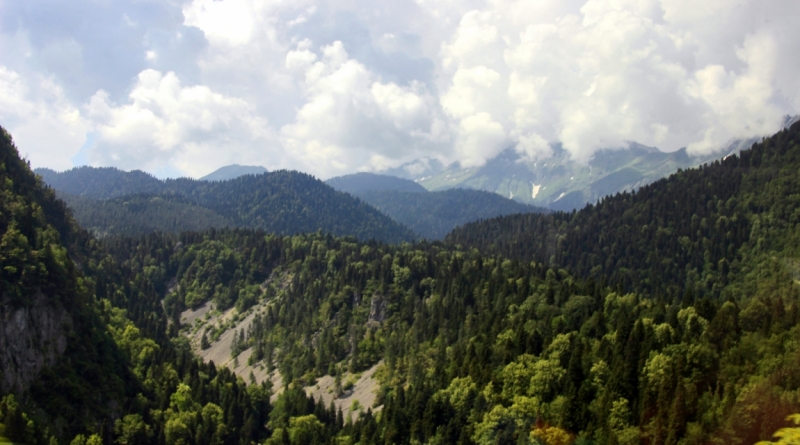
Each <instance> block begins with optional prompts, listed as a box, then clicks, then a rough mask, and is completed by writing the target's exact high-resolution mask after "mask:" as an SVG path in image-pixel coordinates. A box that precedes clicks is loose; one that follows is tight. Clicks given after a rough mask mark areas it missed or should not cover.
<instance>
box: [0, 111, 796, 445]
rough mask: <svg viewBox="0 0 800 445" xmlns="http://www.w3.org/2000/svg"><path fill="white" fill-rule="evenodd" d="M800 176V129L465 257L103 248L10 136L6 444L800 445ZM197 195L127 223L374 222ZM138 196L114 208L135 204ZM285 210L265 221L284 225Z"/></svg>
mask: <svg viewBox="0 0 800 445" xmlns="http://www.w3.org/2000/svg"><path fill="white" fill-rule="evenodd" d="M798 168H800V124H795V125H793V126H792V127H791V128H789V129H787V130H783V131H781V132H779V133H777V134H775V135H773V136H771V137H769V138H766V139H764V140H763V141H761V142H759V143H756V144H754V145H753V146H752V147H751V148H749V149H746V150H743V151H742V152H740V153H738V154H734V155H731V156H728V157H726V158H725V159H723V160H719V161H715V162H711V163H708V164H705V165H703V166H702V167H700V168H690V169H686V170H682V171H680V172H676V173H674V174H672V175H670V176H669V177H667V178H663V179H660V180H658V181H656V182H654V183H652V184H648V185H645V186H642V187H640V188H638V189H636V190H634V191H630V192H623V193H618V194H615V195H614V196H607V197H604V198H602V199H601V200H599V202H598V203H596V204H593V205H589V206H586V207H584V208H583V209H582V210H580V211H577V212H551V213H546V214H545V213H529V214H514V215H505V216H499V217H495V218H491V219H486V220H482V221H478V222H473V223H470V224H467V225H465V226H461V228H458V229H456V230H454V231H453V232H452V233H451V234H450V235H448V237H446V238H445V240H444V241H443V242H435V243H429V242H415V243H399V244H388V243H379V242H375V241H374V240H367V241H361V240H359V239H357V238H354V237H351V236H346V237H340V236H335V235H332V234H331V233H329V232H328V233H324V232H317V231H311V232H305V233H300V234H294V235H290V234H285V235H280V234H275V233H267V232H265V231H263V230H260V229H253V228H233V229H208V230H203V231H192V232H183V233H180V234H175V233H152V232H151V233H148V234H145V235H139V236H133V237H127V236H115V237H105V238H97V237H92V236H91V235H90V233H88V232H87V231H85V230H84V229H83V228H81V227H80V226H79V225H78V224H77V223H76V221H75V220H73V218H72V217H71V216H70V212H69V210H68V209H67V208H66V206H65V204H64V203H63V202H62V201H60V200H59V199H57V196H56V193H54V191H53V189H51V188H49V187H48V186H46V185H45V183H44V181H43V180H42V176H37V175H35V174H34V173H33V172H32V171H31V170H30V168H29V167H28V164H27V163H26V162H25V161H24V160H22V159H21V158H20V157H19V152H18V150H17V148H16V147H15V145H14V144H13V141H12V140H11V137H10V135H8V133H7V132H5V130H0V235H2V236H1V237H0V240H2V242H0V260H2V263H1V264H2V268H0V365H2V368H0V369H2V374H0V439H2V440H3V441H6V440H5V439H6V438H8V439H9V440H8V441H9V442H14V443H26V444H32V445H46V444H48V445H49V444H73V445H86V444H92V445H95V444H103V443H119V444H150V443H152V444H157V445H177V444H186V445H190V444H191V445H195V444H196V445H212V444H242V443H259V444H265V445H285V444H288V445H301V444H303V445H306V444H309V445H317V444H319V445H323V444H324V445H343V444H362V445H378V444H387V443H392V444H411V443H421V444H422V443H426V444H475V445H489V444H527V445H532V444H541V443H546V444H556V443H557V444H637V443H653V444H655V443H658V444H670V445H672V444H675V445H677V444H703V443H732V444H750V443H755V442H757V441H761V440H768V439H770V438H771V437H772V435H773V433H774V432H775V431H777V430H779V429H781V428H787V427H789V428H790V429H785V430H782V431H783V433H782V434H785V435H786V434H794V433H796V426H792V425H791V424H792V423H793V420H794V419H796V418H797V417H796V416H792V417H789V419H790V420H784V419H787V417H788V416H789V415H790V414H792V413H798V412H800V397H798V393H800V373H798V369H799V367H800V343H798V342H797V338H798V336H800V286H798V279H800V214H798V208H800V177H799V176H798V175H797V171H798ZM104 173H108V172H104ZM259 181H266V182H265V183H267V184H270V185H269V187H263V188H260V186H263V183H262V182H259ZM270 181H272V182H270ZM275 181H277V183H274V182H275ZM143 182H145V181H143ZM196 182H198V181H195V182H191V181H189V182H187V181H185V180H176V181H173V182H170V183H169V185H170V187H171V188H170V189H169V190H166V191H164V190H162V192H163V193H162V194H160V195H147V194H139V195H138V197H137V198H131V197H130V196H132V195H130V194H128V195H120V196H116V197H113V198H106V199H110V200H115V199H120V201H113V202H114V203H115V204H116V205H121V206H124V205H125V203H126V202H128V203H129V204H127V205H128V206H138V205H140V203H141V202H146V201H149V200H152V199H160V198H158V197H160V196H166V195H170V196H172V197H179V198H184V199H186V200H191V202H194V203H197V205H203V204H209V203H213V202H217V201H220V198H219V196H223V197H225V198H226V199H228V201H229V202H228V204H226V205H228V207H215V208H216V209H217V210H215V211H216V212H218V213H219V214H220V215H224V216H225V217H229V218H231V219H233V218H239V219H242V218H244V217H246V216H248V213H247V211H246V209H247V208H251V207H261V206H267V207H268V205H267V203H269V202H272V201H270V195H268V194H267V192H265V191H264V190H265V189H267V188H269V189H270V190H275V191H276V193H277V191H280V194H282V195H286V196H294V197H295V199H294V200H291V199H290V200H285V199H284V198H275V199H274V201H275V202H278V203H282V205H283V206H284V208H285V209H286V213H287V215H288V214H292V215H293V213H292V212H294V210H293V209H295V208H298V207H299V206H298V205H296V203H295V201H296V202H305V201H304V200H305V199H310V198H315V197H316V198H315V199H325V200H329V201H334V200H336V199H338V198H341V197H342V196H344V197H345V198H346V199H344V200H343V201H336V202H337V203H338V202H342V203H345V204H346V205H349V206H350V207H347V208H346V210H348V211H350V212H351V213H355V212H357V211H358V209H359V204H360V205H364V206H366V204H363V203H360V201H359V200H358V199H357V198H354V197H351V196H349V195H346V194H344V193H342V192H337V191H334V190H332V189H331V188H330V187H328V186H326V185H325V184H322V183H321V182H320V181H317V180H315V179H313V178H311V177H309V176H307V175H302V174H290V172H274V173H269V174H266V175H259V176H245V177H241V178H238V179H235V180H232V181H222V182H205V181H203V182H201V183H200V184H198V183H196ZM145 183H149V182H145ZM164 183H165V184H166V183H167V181H164ZM117 184H122V185H124V187H117V190H116V191H113V192H103V193H116V192H117V191H119V190H120V189H121V188H125V189H126V190H127V189H128V188H130V187H131V181H128V182H126V181H123V180H120V181H118V182H117ZM230 184H234V185H235V187H230ZM293 184H294V185H297V184H299V185H300V186H301V187H300V188H299V189H292V188H291V187H290V186H292V185H293ZM320 184H321V186H320ZM79 185H80V187H84V186H85V185H86V183H82V184H79ZM80 187H77V188H76V189H80ZM303 187H305V188H303ZM319 187H321V188H319ZM247 188H250V189H253V190H255V191H253V192H249V194H248V193H246V192H245V189H247ZM288 190H306V193H305V194H303V193H300V192H291V193H290V192H289V191H288ZM325 190H328V191H325ZM456 191H458V190H456ZM90 192H92V190H91V189H90V188H85V193H84V195H85V196H84V197H86V195H89V194H90ZM167 192H169V193H167ZM386 192H391V193H408V194H409V195H411V194H413V195H415V196H426V195H427V194H426V193H422V192H417V193H414V192H398V191H393V190H388V191H386ZM103 193H100V192H97V194H98V195H102V194H103ZM142 193H144V192H142ZM292 193H294V194H292ZM367 193H369V192H367ZM428 194H430V193H428ZM240 195H241V196H242V198H241V199H238V198H237V199H234V197H237V196H240ZM206 200H207V201H206ZM247 200H250V201H253V202H257V203H261V204H260V205H259V206H251V207H243V206H242V205H243V203H244V202H246V201H247ZM312 202H314V201H313V200H312ZM174 203H175V204H185V203H186V202H185V201H180V199H176V200H175V201H174ZM348 203H349V204H348ZM209 205H210V204H209ZM214 205H215V206H216V205H218V204H214ZM220 206H221V204H220ZM243 209H244V210H243ZM270 209H271V210H270V211H269V213H264V212H261V211H254V212H252V215H255V216H253V217H254V218H256V217H258V216H262V217H263V215H269V214H274V213H280V211H281V209H279V208H275V207H270ZM337 210H338V209H336V208H334V207H332V205H328V206H325V205H322V204H321V206H320V207H319V208H310V207H309V208H306V211H307V212H308V213H314V212H318V213H319V215H315V216H313V218H309V219H308V220H309V221H327V220H329V219H335V218H339V216H337V214H336V213H335V212H336V211H337ZM325 214H328V216H325ZM361 215H363V214H361ZM281 218H282V217H277V218H275V220H277V221H281ZM295 221H298V220H297V219H295ZM370 222H371V223H373V224H376V223H379V222H380V220H379V219H373V220H371V221H370ZM367 228H368V229H369V227H367ZM792 428H793V429H792Z"/></svg>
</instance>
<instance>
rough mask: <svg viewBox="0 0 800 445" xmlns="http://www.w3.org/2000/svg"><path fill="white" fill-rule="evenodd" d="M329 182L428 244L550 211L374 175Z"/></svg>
mask: <svg viewBox="0 0 800 445" xmlns="http://www.w3.org/2000/svg"><path fill="white" fill-rule="evenodd" d="M325 182H326V184H328V185H330V186H332V187H333V188H335V189H337V190H340V191H343V192H347V193H350V194H351V195H353V196H357V197H359V198H360V199H362V200H363V201H364V202H367V203H369V204H370V205H372V206H373V207H375V208H376V209H378V210H379V211H381V212H382V213H384V214H386V215H388V216H389V217H391V218H392V219H394V220H395V221H397V222H399V223H401V224H404V225H405V226H407V227H409V228H410V229H411V230H413V231H414V233H417V234H419V235H420V236H422V237H423V238H425V239H428V240H439V239H442V238H444V237H445V235H447V234H448V233H449V232H450V231H451V230H453V229H454V228H456V227H458V226H460V225H462V224H466V223H468V222H472V221H477V220H480V219H487V218H493V217H496V216H502V215H510V214H516V213H530V212H545V211H547V210H546V209H542V208H537V207H533V206H529V205H526V204H523V203H520V202H517V201H513V200H510V199H508V198H504V197H502V196H500V195H497V194H495V193H489V192H484V191H481V190H471V189H458V190H456V189H453V190H443V191H438V192H429V191H428V190H426V189H425V187H423V186H421V185H419V184H417V183H416V182H414V181H411V180H408V179H403V178H398V177H394V176H388V175H378V174H374V173H356V174H353V175H346V176H340V177H336V178H332V179H329V180H327V181H325Z"/></svg>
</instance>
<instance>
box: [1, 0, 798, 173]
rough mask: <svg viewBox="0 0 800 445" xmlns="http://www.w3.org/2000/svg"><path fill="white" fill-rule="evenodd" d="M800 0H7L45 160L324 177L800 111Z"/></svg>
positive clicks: (7, 121) (6, 94) (590, 145)
mask: <svg viewBox="0 0 800 445" xmlns="http://www.w3.org/2000/svg"><path fill="white" fill-rule="evenodd" d="M798 23H800V2H798V1H797V0H742V1H737V0H704V1H696V0H588V1H580V0H521V1H510V0H486V1H484V0H382V1H374V0H372V1H359V0H291V1H288V0H266V1H257V0H187V1H178V0H175V1H171V0H159V1H151V0H70V1H60V0H25V1H19V0H0V125H2V126H3V127H4V128H6V129H7V130H8V131H9V132H10V133H11V135H12V136H13V137H14V140H15V143H16V145H17V147H18V148H19V150H20V154H21V155H23V156H24V157H26V158H27V159H28V160H29V161H30V163H31V165H32V166H33V167H48V168H52V169H55V170H66V169H70V168H72V167H74V166H78V165H92V166H115V167H118V168H121V169H124V170H132V169H140V170H144V171H147V172H150V173H153V174H155V175H156V176H158V177H175V176H191V177H199V176H202V175H205V174H207V173H210V172H211V171H213V170H215V169H217V168H219V167H221V166H224V165H228V164H234V163H237V164H242V165H262V166H264V167H266V168H268V169H269V170H276V169H283V168H286V169H295V170H301V171H305V172H308V173H311V174H313V175H315V176H317V177H319V178H321V179H326V178H329V177H332V176H337V175H341V174H347V173H352V172H355V171H381V170H384V169H387V168H390V167H396V166H398V165H400V164H402V163H404V162H408V161H411V160H414V159H417V158H420V157H430V158H436V159H439V160H441V161H442V162H444V163H450V162H459V163H460V164H461V165H462V166H464V167H471V166H479V165H482V164H483V163H484V162H486V160H487V159H491V158H492V157H494V156H495V155H497V154H498V153H499V152H501V151H502V150H504V149H506V148H508V147H512V146H513V147H514V148H515V149H516V150H517V151H518V152H520V153H521V154H523V155H524V157H525V158H526V159H542V158H546V157H547V156H549V155H550V153H551V152H550V144H551V143H554V142H561V143H562V144H563V147H564V148H565V149H567V150H569V152H570V154H571V155H572V157H573V158H574V159H576V160H578V161H582V162H586V161H588V160H589V159H591V156H592V154H593V153H594V152H595V151H597V150H598V149H603V148H616V147H623V146H625V144H626V141H636V142H639V143H642V144H645V145H649V146H655V147H658V148H660V149H662V150H665V151H672V150H676V149H679V148H681V147H687V149H688V150H689V152H690V153H693V154H707V153H710V152H713V151H714V150H718V149H719V148H720V147H721V146H723V145H724V144H725V143H726V142H727V141H729V140H731V139H734V138H745V137H752V136H761V135H768V134H771V133H774V132H775V131H777V130H778V129H779V128H780V125H781V122H782V119H783V117H784V116H786V115H795V114H798V113H800V75H798V73H800V27H798V26H797V24H798Z"/></svg>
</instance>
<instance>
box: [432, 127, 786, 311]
mask: <svg viewBox="0 0 800 445" xmlns="http://www.w3.org/2000/svg"><path fill="white" fill-rule="evenodd" d="M798 168H800V124H795V125H793V126H792V127H791V129H789V130H785V131H782V132H781V133H778V134H776V135H775V136H773V137H771V138H769V139H765V140H764V141H763V142H762V143H758V144H755V145H754V146H753V148H752V149H750V150H745V151H742V152H741V153H740V154H739V155H732V156H729V157H727V158H726V159H724V160H722V161H715V162H713V163H711V164H707V165H705V166H704V167H701V168H699V169H691V170H687V171H683V172H679V173H676V174H674V175H672V176H670V177H669V178H668V179H662V180H660V181H657V182H655V183H653V184H651V185H648V186H646V187H642V188H641V189H639V190H638V191H637V192H635V193H624V194H620V195H617V196H613V197H608V198H605V199H603V200H602V201H601V202H600V203H598V204H597V205H596V206H589V207H587V208H585V209H584V210H581V211H579V212H577V213H575V214H568V213H556V214H552V215H536V214H529V215H519V216H510V217H503V218H499V219H495V220H491V221H484V222H480V223H475V224H470V225H467V226H465V227H462V228H459V229H456V230H454V231H453V233H451V234H450V235H449V236H448V241H449V242H451V243H456V244H461V245H465V246H472V247H476V248H478V249H481V250H483V251H487V252H497V253H501V254H503V255H507V256H510V257H514V258H519V259H521V260H525V261H529V260H535V261H543V262H547V263H550V264H553V265H558V266H560V267H566V268H568V269H569V270H570V271H572V272H573V273H576V274H578V275H581V276H592V277H595V278H598V279H599V278H601V277H606V278H607V279H609V280H610V281H611V282H612V283H618V284H619V285H621V286H622V287H623V288H624V289H637V290H640V291H644V292H648V293H664V294H667V295H671V296H680V295H682V294H683V293H684V292H692V293H695V294H707V295H715V296H718V295H720V293H721V292H722V289H723V288H724V287H725V285H726V283H728V282H730V281H731V280H733V279H734V278H735V277H736V276H737V274H740V273H746V272H747V271H748V269H747V267H745V264H746V262H747V261H748V260H749V259H752V258H753V256H754V255H756V254H757V253H758V252H764V251H765V250H768V249H775V250H777V251H782V250H784V249H786V248H788V246H793V245H796V244H794V242H795V241H796V240H797V232H796V231H795V229H794V228H796V225H797V224H798V223H799V222H800V220H799V219H798V218H797V215H796V211H795V209H796V208H798V206H800V201H798V196H800V179H798V176H797V173H796V172H797V169H798ZM767 233H769V236H768V237H767V236H766V234H767ZM762 238H763V239H762ZM768 239H771V240H772V241H767V240H768ZM787 255H788V256H789V257H790V258H791V257H796V256H798V252H796V251H789V252H784V253H782V254H781V255H780V256H782V257H784V256H787ZM748 267H749V266H748Z"/></svg>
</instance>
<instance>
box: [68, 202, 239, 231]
mask: <svg viewBox="0 0 800 445" xmlns="http://www.w3.org/2000/svg"><path fill="white" fill-rule="evenodd" d="M58 196H59V198H61V199H62V200H63V201H64V202H65V203H66V204H67V206H69V208H70V210H71V211H72V214H73V215H74V216H75V219H76V220H77V221H78V223H79V224H80V225H81V227H83V228H85V229H86V230H88V231H89V232H91V233H92V234H94V235H95V236H97V237H104V236H108V235H128V236H138V235H144V234H147V233H151V232H175V233H177V232H181V231H185V230H190V231H192V230H205V229H210V228H212V227H216V228H222V227H234V226H235V224H234V223H233V221H232V220H230V219H228V218H225V217H223V216H221V215H220V214H218V213H217V212H215V211H213V210H211V209H207V208H205V207H201V206H199V205H197V204H195V203H194V202H192V201H190V200H189V199H187V198H185V197H183V196H181V195H170V194H166V195H144V194H142V195H127V196H121V197H118V198H110V199H102V200H98V199H92V198H87V197H85V196H75V195H69V194H66V193H59V194H58Z"/></svg>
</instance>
